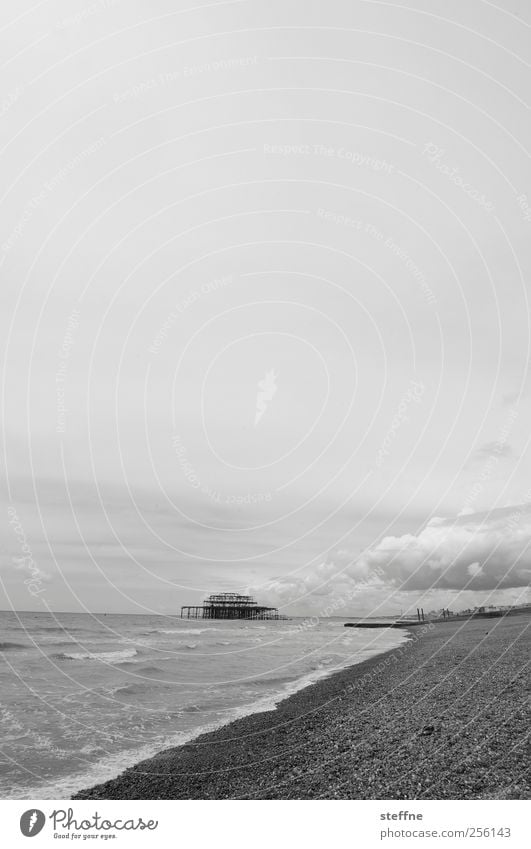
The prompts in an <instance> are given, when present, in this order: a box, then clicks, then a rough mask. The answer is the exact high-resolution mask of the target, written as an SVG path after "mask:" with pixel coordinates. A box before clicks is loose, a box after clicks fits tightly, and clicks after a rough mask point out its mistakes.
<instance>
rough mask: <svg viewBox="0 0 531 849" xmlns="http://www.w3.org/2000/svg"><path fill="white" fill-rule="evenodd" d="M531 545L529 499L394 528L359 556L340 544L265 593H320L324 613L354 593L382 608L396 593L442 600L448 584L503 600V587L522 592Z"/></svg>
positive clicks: (289, 599) (290, 600)
mask: <svg viewBox="0 0 531 849" xmlns="http://www.w3.org/2000/svg"><path fill="white" fill-rule="evenodd" d="M530 546H531V509H530V507H529V505H515V506H512V507H506V508H503V509H499V510H494V511H491V512H490V513H476V514H469V515H466V516H459V517H457V518H442V517H433V518H432V519H430V520H429V521H428V523H427V524H426V525H425V526H424V528H423V529H422V530H421V531H420V532H419V533H417V534H411V533H406V534H402V535H401V536H386V537H384V538H383V539H382V540H381V541H380V542H378V543H377V544H375V545H374V546H372V547H370V548H369V549H367V550H366V551H364V552H363V553H361V554H359V555H357V556H356V555H354V554H353V553H352V552H349V551H345V550H339V551H337V552H335V553H333V554H332V555H331V556H330V558H329V559H328V560H326V561H325V562H323V563H321V564H319V565H318V566H317V567H315V568H314V569H312V570H311V571H310V572H307V573H306V574H305V575H301V576H292V577H285V578H283V577H280V578H278V579H275V580H273V581H271V582H270V583H269V584H268V586H267V587H266V588H265V594H266V595H267V597H268V600H269V601H270V602H272V603H273V602H274V603H275V604H280V605H288V606H290V605H293V606H297V607H298V606H301V605H302V606H308V604H310V605H311V606H312V607H314V606H315V602H316V601H317V602H318V604H320V605H321V610H322V611H328V612H327V613H325V614H324V615H333V613H334V612H337V614H338V615H341V607H342V606H344V605H345V604H348V605H349V606H352V604H353V602H354V601H355V602H356V604H357V605H358V606H360V607H365V608H367V607H369V606H371V607H372V606H373V605H377V607H378V609H379V612H382V611H381V608H382V605H384V604H385V603H386V602H391V600H392V601H393V602H394V604H395V606H396V603H397V602H398V601H400V602H401V603H402V604H405V605H406V606H407V604H408V600H410V599H415V600H416V599H418V598H419V597H421V598H429V599H433V603H434V604H435V605H436V603H437V598H438V597H442V596H441V593H440V591H444V593H445V594H448V593H450V594H451V597H452V598H453V599H454V600H456V601H457V600H458V596H462V603H461V604H460V606H461V607H465V606H466V605H467V604H468V603H469V600H470V598H471V596H470V593H474V594H476V596H477V599H478V601H483V600H484V598H485V594H492V593H496V597H495V598H494V597H493V599H494V601H499V598H500V593H501V592H503V591H516V592H512V593H509V597H510V598H511V600H513V599H517V598H518V599H522V592H521V591H522V589H524V590H525V588H528V587H529V585H530V579H531V549H530ZM464 593H466V594H467V595H466V596H464V595H463V594H464ZM262 594H263V592H262ZM476 596H472V598H475V597H476ZM504 598H505V601H506V599H507V593H504ZM382 599H385V601H382ZM465 599H466V601H465ZM522 600H523V599H522ZM411 603H412V604H413V605H414V604H415V603H416V601H411Z"/></svg>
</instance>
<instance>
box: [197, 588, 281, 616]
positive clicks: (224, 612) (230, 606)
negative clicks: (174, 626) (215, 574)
mask: <svg viewBox="0 0 531 849" xmlns="http://www.w3.org/2000/svg"><path fill="white" fill-rule="evenodd" d="M284 618H285V617H284V616H281V615H280V613H279V612H278V610H277V608H276V607H263V606H261V605H259V604H257V602H256V601H255V600H254V598H253V597H252V596H250V595H239V593H217V594H214V595H210V596H209V597H208V598H206V599H205V600H204V602H203V604H197V605H189V604H186V605H184V606H183V607H181V619H284Z"/></svg>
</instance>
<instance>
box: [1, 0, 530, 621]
mask: <svg viewBox="0 0 531 849" xmlns="http://www.w3.org/2000/svg"><path fill="white" fill-rule="evenodd" d="M0 15H1V18H0V45H1V48H2V50H1V54H2V56H3V57H4V60H3V75H2V89H1V94H0V115H1V118H2V120H1V123H0V156H1V158H2V163H3V169H2V173H3V174H4V179H3V181H2V186H1V189H0V191H1V198H0V275H1V286H0V306H1V310H0V345H1V351H2V353H1V354H0V364H1V373H2V404H1V412H2V447H1V449H0V451H1V455H2V456H1V458H2V489H1V492H0V500H1V502H2V503H1V505H0V510H1V513H0V515H3V522H2V538H1V549H0V577H1V585H0V586H1V594H2V598H0V607H2V608H4V609H12V608H14V609H19V610H32V609H38V610H41V609H44V610H74V611H75V610H88V611H90V612H94V611H98V612H99V611H108V612H111V611H113V612H135V613H139V612H146V613H153V612H155V613H156V612H159V613H164V614H167V615H173V614H176V613H178V611H179V608H180V605H182V604H186V603H191V604H193V603H198V602H199V601H200V600H201V599H202V598H203V597H205V596H206V595H207V594H209V593H210V592H212V591H223V590H234V591H242V592H252V593H254V594H255V596H256V598H257V599H258V600H259V601H262V600H263V601H264V602H268V603H271V604H275V605H279V606H280V607H281V609H282V611H283V612H286V613H287V614H288V615H307V614H312V615H315V614H320V615H327V611H328V613H330V611H333V612H336V613H337V615H346V616H348V615H355V614H365V615H370V614H372V615H377V614H384V613H385V614H394V613H397V612H400V611H401V610H403V611H406V610H415V609H416V607H417V606H419V604H422V605H423V606H424V607H425V608H427V609H431V608H434V609H437V608H440V607H443V606H444V607H450V608H455V609H462V608H465V607H469V606H474V605H477V604H484V603H487V604H488V603H495V604H497V603H502V604H509V603H516V602H519V601H527V600H529V593H528V588H529V576H530V567H529V564H530V553H529V544H530V542H531V483H530V471H531V462H530V460H531V458H530V452H529V432H530V428H529V424H530V417H531V382H530V377H529V351H530V340H531V335H530V312H529V297H528V291H529V286H528V281H529V278H530V271H531V255H530V249H529V244H530V240H529V234H530V228H531V183H530V173H531V169H530V164H529V153H528V150H527V144H526V143H527V139H528V138H529V129H530V127H529V109H528V102H527V101H528V97H529V95H528V91H529V67H530V65H529V61H530V57H529V27H530V22H529V20H528V19H529V10H528V8H527V4H526V3H524V2H521V0H503V2H502V0H500V2H498V3H493V2H487V0H472V2H470V3H467V4H459V3H457V2H450V3H448V2H444V3H443V2H442V0H440V1H439V0H429V2H415V1H414V0H413V2H411V3H408V5H407V7H406V6H404V5H403V4H400V3H398V2H394V0H389V2H379V0H378V2H377V0H363V2H362V1H361V0H354V2H345V0H330V2H327V3H326V4H325V3H323V2H322V0H319V2H306V1H305V2H304V3H302V2H300V0H283V2H276V0H273V2H271V3H267V4H264V3H259V2H257V1H256V0H234V2H220V1H218V2H210V3H205V2H200V0H197V2H187V3H183V4H179V5H178V7H176V6H175V4H174V3H170V2H169V0H165V2H163V0H152V2H150V3H146V2H139V0H132V2H127V3H126V2H123V0H93V1H92V2H88V3H87V2H84V3H82V2H77V0H68V2H66V0H63V2H58V0H51V2H49V3H45V4H42V3H41V4H30V3H29V2H26V0H22V2H21V3H20V4H18V5H17V9H16V11H14V10H13V9H9V8H6V9H3V10H2V12H1V13H0Z"/></svg>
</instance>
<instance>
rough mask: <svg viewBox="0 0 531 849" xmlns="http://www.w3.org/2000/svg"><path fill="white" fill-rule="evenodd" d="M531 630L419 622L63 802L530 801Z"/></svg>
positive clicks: (521, 622)
mask: <svg viewBox="0 0 531 849" xmlns="http://www.w3.org/2000/svg"><path fill="white" fill-rule="evenodd" d="M529 624H530V621H529V618H528V617H520V616H515V617H511V618H510V619H509V618H507V619H498V620H494V621H490V622H486V621H485V620H482V621H480V622H474V621H470V620H469V621H467V622H464V623H463V622H459V623H444V624H442V623H441V624H432V623H426V624H425V625H424V626H422V627H420V628H419V627H416V628H414V629H411V631H409V634H410V635H411V639H410V640H409V641H407V642H404V643H402V644H401V645H400V646H398V647H397V648H394V649H391V650H389V651H387V652H385V653H380V654H378V655H375V656H374V657H372V658H369V659H368V660H365V661H362V662H361V663H358V664H354V665H353V666H349V667H346V668H345V669H343V670H340V671H337V672H335V673H333V674H332V675H331V676H329V677H326V678H322V679H320V680H318V681H317V682H316V683H313V684H310V685H309V686H306V687H305V688H304V689H301V690H298V691H297V692H295V693H294V694H292V695H290V696H288V697H287V698H285V699H283V700H282V701H280V702H279V703H278V705H277V707H276V708H275V709H273V710H268V711H265V712H261V713H251V714H249V715H246V716H244V717H242V718H240V719H236V720H233V721H232V722H230V723H229V724H223V725H222V726H221V727H219V728H217V729H215V730H213V731H209V732H206V733H203V734H200V736H196V737H195V738H194V739H193V740H191V741H190V742H188V743H184V744H183V745H180V746H178V747H174V748H170V749H166V750H164V751H161V752H159V753H158V754H156V755H155V756H153V757H151V758H149V759H147V760H144V761H141V762H140V763H137V764H135V765H134V766H132V767H130V768H128V769H126V770H125V772H123V773H122V774H121V775H119V776H118V777H117V778H114V779H111V780H110V781H106V782H104V783H101V784H98V785H95V786H94V787H91V788H88V789H85V790H82V791H79V792H78V793H76V794H75V795H74V796H73V797H72V798H73V799H308V798H338V799H349V798H354V799H355V798H359V799H363V798H367V799H371V798H452V799H454V798H455V799H461V798H529V784H528V783H527V780H526V778H525V775H524V767H525V761H524V754H523V749H522V746H523V742H524V740H525V735H526V734H527V728H528V717H527V715H526V710H525V706H524V697H525V682H526V678H525V676H524V673H523V672H522V667H523V665H524V664H525V663H526V662H527V658H528V656H529V637H530V630H529ZM405 630H407V629H405Z"/></svg>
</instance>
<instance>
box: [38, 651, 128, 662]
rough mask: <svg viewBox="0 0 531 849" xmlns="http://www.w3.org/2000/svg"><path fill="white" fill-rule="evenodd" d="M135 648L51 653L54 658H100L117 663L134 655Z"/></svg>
mask: <svg viewBox="0 0 531 849" xmlns="http://www.w3.org/2000/svg"><path fill="white" fill-rule="evenodd" d="M137 654H138V652H137V651H136V649H124V650H123V651H97V652H66V651H65V652H61V653H60V654H53V655H52V657H53V658H55V659H56V660H102V661H104V662H108V663H119V662H120V661H121V660H127V659H128V658H131V657H135V656H136V655H137Z"/></svg>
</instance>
